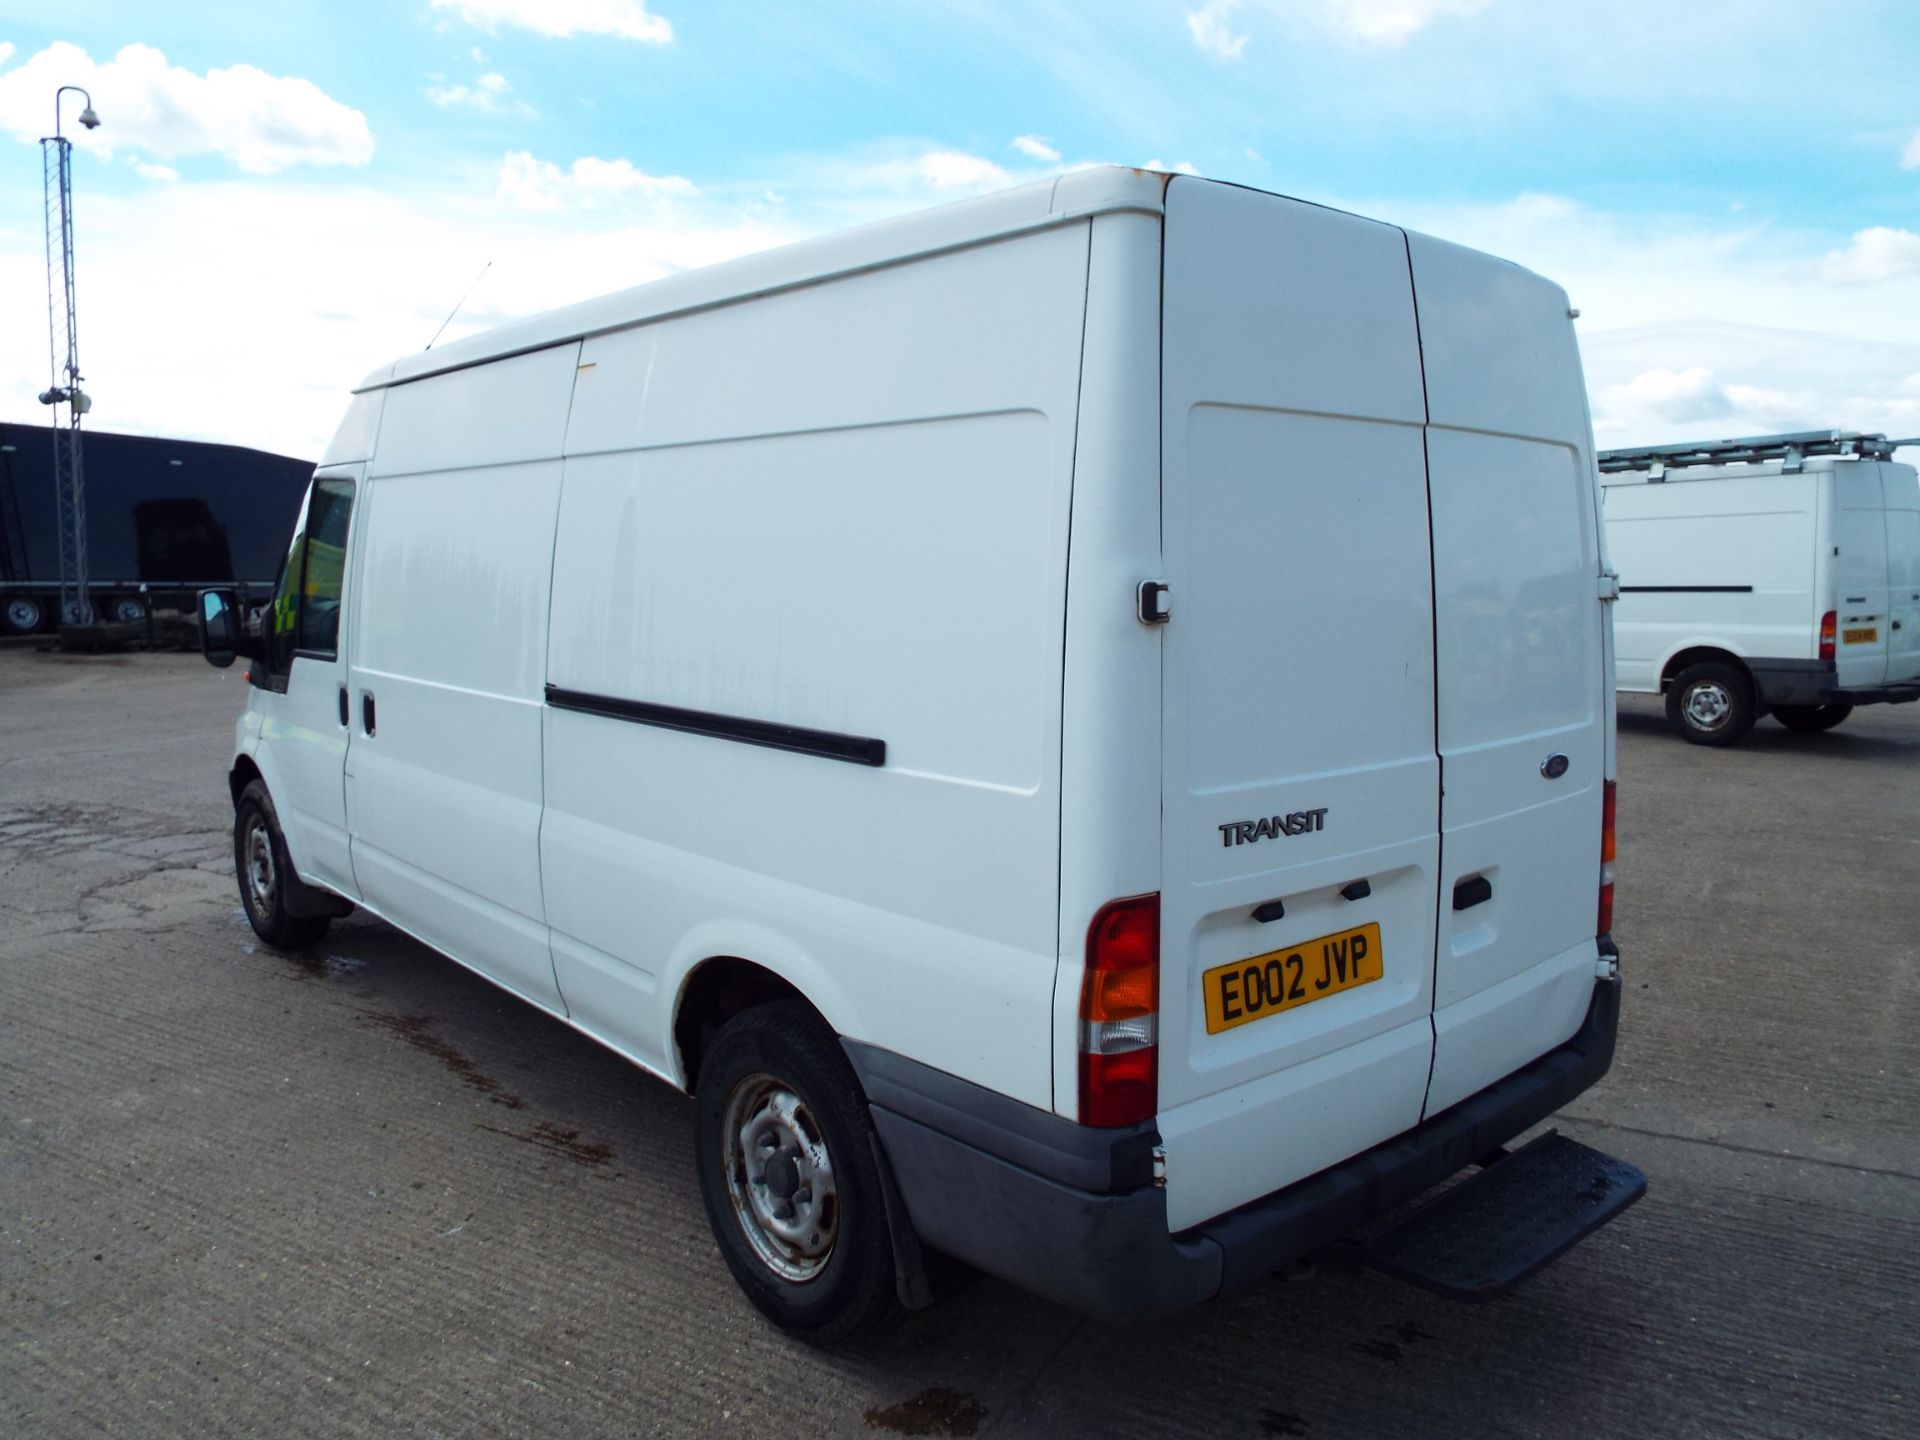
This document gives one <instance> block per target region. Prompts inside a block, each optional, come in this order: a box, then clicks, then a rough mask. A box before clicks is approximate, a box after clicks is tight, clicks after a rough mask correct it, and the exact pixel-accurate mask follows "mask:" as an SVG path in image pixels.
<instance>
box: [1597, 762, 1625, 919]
mask: <svg viewBox="0 0 1920 1440" xmlns="http://www.w3.org/2000/svg"><path fill="white" fill-rule="evenodd" d="M1618 783H1619V782H1618V781H1615V780H1609V781H1607V782H1606V784H1605V786H1604V788H1603V789H1602V791H1601V797H1602V798H1601V801H1600V918H1599V920H1598V922H1597V928H1596V929H1595V930H1594V934H1596V935H1611V934H1612V933H1613V853H1614V839H1613V813H1614V794H1615V787H1616V786H1617V785H1618Z"/></svg>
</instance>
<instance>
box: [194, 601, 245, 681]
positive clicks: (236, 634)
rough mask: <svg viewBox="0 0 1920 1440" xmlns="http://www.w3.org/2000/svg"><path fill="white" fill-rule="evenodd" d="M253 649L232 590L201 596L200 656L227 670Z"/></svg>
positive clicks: (211, 663) (209, 662) (218, 667)
mask: <svg viewBox="0 0 1920 1440" xmlns="http://www.w3.org/2000/svg"><path fill="white" fill-rule="evenodd" d="M250 648H251V647H250V646H249V645H248V644H247V636H246V632H245V630H244V629H243V628H242V625H241V619H240V603H239V601H238V599H237V598H236V597H235V595H234V593H233V591H231V590H202V591H201V592H200V653H201V654H202V655H204V656H206V657H207V663H208V664H209V665H212V666H214V667H216V668H217V669H221V670H224V669H226V668H227V667H228V666H229V665H231V664H233V662H234V660H235V658H236V657H238V656H241V655H245V654H247V653H248V651H249V649H250Z"/></svg>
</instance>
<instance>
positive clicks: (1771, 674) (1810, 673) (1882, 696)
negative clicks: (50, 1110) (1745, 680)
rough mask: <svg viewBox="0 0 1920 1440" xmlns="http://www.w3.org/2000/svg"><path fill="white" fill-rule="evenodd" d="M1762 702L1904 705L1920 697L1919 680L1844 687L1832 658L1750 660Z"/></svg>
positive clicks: (1782, 703)
mask: <svg viewBox="0 0 1920 1440" xmlns="http://www.w3.org/2000/svg"><path fill="white" fill-rule="evenodd" d="M1747 668H1748V669H1749V670H1751V671H1752V672H1753V684H1754V688H1755V689H1756V690H1758V691H1759V693H1760V703H1761V704H1762V705H1768V706H1772V705H1905V704H1908V703H1910V702H1912V701H1914V700H1920V680H1908V681H1903V682H1901V683H1899V684H1895V685H1859V686H1854V687H1852V688H1846V687H1843V686H1842V685H1841V684H1840V680H1839V677H1838V676H1837V675H1836V674H1835V672H1834V664H1833V661H1831V660H1753V661H1749V662H1748V665H1747Z"/></svg>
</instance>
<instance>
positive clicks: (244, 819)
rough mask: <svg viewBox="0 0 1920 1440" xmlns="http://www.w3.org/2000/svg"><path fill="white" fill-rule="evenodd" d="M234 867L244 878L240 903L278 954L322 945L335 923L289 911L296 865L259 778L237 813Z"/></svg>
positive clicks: (242, 795)
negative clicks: (290, 881)
mask: <svg viewBox="0 0 1920 1440" xmlns="http://www.w3.org/2000/svg"><path fill="white" fill-rule="evenodd" d="M233 868H234V870H235V871H236V872H237V873H238V875H239V879H240V903H241V904H242V905H243V906H245V907H246V911H247V921H248V923H249V924H251V925H252V926H253V933H254V934H256V935H258V936H259V937H260V938H261V939H262V940H264V941H266V942H267V944H269V945H271V946H273V948H274V949H276V950H302V949H305V948H306V947H307V946H309V945H314V944H317V943H319V940H320V937H321V936H323V935H325V934H326V933H327V926H328V925H329V924H330V923H331V921H330V920H329V918H328V917H327V916H325V915H292V914H289V913H288V912H287V881H288V879H289V878H290V877H291V876H292V875H293V866H292V865H291V864H289V863H288V861H287V842H286V840H285V838H284V837H283V836H282V835H281V834H280V820H279V817H278V816H276V815H275V814H274V812H273V801H272V799H271V798H270V797H269V796H268V795H267V787H266V786H264V785H262V784H261V783H260V782H259V781H258V780H255V781H253V782H251V783H250V784H249V785H248V786H247V788H246V789H244V790H242V791H241V792H240V804H239V806H238V807H237V808H236V809H235V810H234V812H233Z"/></svg>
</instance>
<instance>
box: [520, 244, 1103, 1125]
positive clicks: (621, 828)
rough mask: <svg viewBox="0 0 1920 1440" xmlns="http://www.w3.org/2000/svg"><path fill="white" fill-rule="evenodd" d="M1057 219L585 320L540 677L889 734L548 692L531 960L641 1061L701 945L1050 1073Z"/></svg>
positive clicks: (1070, 409) (662, 1063)
mask: <svg viewBox="0 0 1920 1440" xmlns="http://www.w3.org/2000/svg"><path fill="white" fill-rule="evenodd" d="M1087 236H1088V226H1087V224H1084V223H1082V224H1075V225H1071V226H1067V227H1062V228H1060V229H1056V230H1050V231H1043V232H1040V233H1037V234H1034V235H1032V236H1028V237H1024V238H1019V239H1015V240H1011V241H1004V242H1000V243H996V244H993V245H988V246H983V247H979V248H975V249H970V250H965V251H961V252H957V253H954V254H951V255H945V256H940V257H935V258H932V259H927V260H921V261H917V262H914V263H911V264H906V265H901V266H896V267H891V268H888V269H883V270H878V271H874V272H871V273H867V274H862V275H858V276H853V277H849V278H845V279H841V280H836V281H831V282H828V283H825V284H821V285H818V286H814V287H810V288H808V289H804V290H798V291H791V292H785V293H782V294H779V295H775V296H770V297H763V298H761V299H757V300H751V301H747V302H743V303H741V304H739V305H735V306H729V307H723V308H720V309H716V310H712V311H707V312H702V313H699V314H693V315H685V316H680V317H676V318H673V319H670V320H665V321H661V322H658V323H655V324H652V325H648V326H644V327H640V328H637V329H633V330H628V331H623V332H620V333H617V334H613V335H608V336H604V337H599V338H595V339H590V340H588V341H587V342H586V344H585V347H584V349H583V352H582V355H581V371H580V384H579V387H578V389H577V392H576V394H575V398H574V406H573V414H572V420H571V423H570V425H569V429H568V440H567V454H568V458H567V462H566V479H565V492H564V497H563V500H562V503H561V518H560V524H559V533H558V539H557V543H556V549H555V571H554V597H553V617H552V627H551V628H552V644H551V663H550V669H549V673H548V677H547V678H548V680H549V681H550V682H551V684H552V685H553V686H555V687H557V688H558V689H559V690H561V691H565V692H569V693H570V694H572V695H574V696H590V697H600V698H601V699H603V700H605V699H610V700H613V701H617V702H639V703H642V704H645V705H652V706H668V707H675V708H676V709H679V710H683V711H695V712H699V713H700V714H702V715H704V716H708V717H720V718H721V719H722V720H724V721H745V722H753V723H759V724H771V725H780V726H793V727H804V728H806V729H808V730H811V731H816V732H828V733H831V734H833V735H837V736H844V737H852V738H853V739H857V740H867V741H879V742H882V743H884V746H885V762H884V764H883V765H880V766H867V765H860V764H849V763H846V762H845V761H844V760H840V759H834V758H827V757H824V756H822V755H819V754H809V753H795V752H793V751H789V750H783V749H773V748H762V747H758V746H754V745H751V744H746V743H742V742H741V741H739V740H737V739H729V738H719V737H716V736H714V735H711V734H695V733H687V732H685V731H682V730H675V729H671V728H662V727H660V726H657V725H650V724H642V723H634V722H632V721H629V720H623V719H617V718H608V717H607V716H606V715H604V714H595V713H581V712H580V711H579V710H578V709H571V708H554V709H550V710H549V712H548V714H547V717H546V745H547V752H546V767H547V769H546V779H547V812H546V821H545V827H544V833H543V840H542V863H543V873H544V876H545V883H546V895H547V903H548V913H549V916H550V919H551V921H552V924H553V928H554V936H553V946H554V955H555V963H556V965H557V967H558V970H559V975H560V983H561V986H562V988H563V990H564V991H565V993H566V995H567V999H568V1003H569V1006H570V1009H571V1012H572V1015H573V1018H574V1020H575V1021H576V1023H579V1024H581V1025H582V1026H584V1027H585V1028H587V1029H589V1030H591V1031H593V1032H594V1033H596V1034H598V1035H600V1036H602V1037H603V1038H605V1039H607V1040H609V1041H610V1042H612V1043H614V1044H615V1045H617V1046H618V1047H619V1048H621V1049H623V1050H626V1051H627V1052H628V1053H629V1054H632V1055H634V1056H635V1057H636V1058H638V1059H640V1060H641V1061H642V1062H643V1063H645V1064H648V1065H650V1066H652V1067H654V1068H656V1069H658V1070H660V1071H661V1072H662V1073H666V1074H668V1075H672V1076H676V1077H679V1075H680V1071H679V1066H680V1060H679V1057H678V1056H677V1055H676V1054H675V1053H674V1047H673V1044H672V1039H671V1035H672V1029H671V1027H672V1013H673V1005H674V1001H675V999H676V997H677V995H678V993H679V990H680V988H681V986H682V985H683V983H684V980H685V977H686V975H687V973H688V972H689V971H690V970H691V969H692V968H693V967H694V966H696V965H697V964H698V963H699V962H701V961H702V960H704V959H707V958H709V957H710V956H713V955H717V954H730V955H738V956H741V957H744V958H746V959H750V960H754V961H757V962H758V963H761V964H763V965H767V966H769V967H770V968H774V969H776V970H779V971H780V972H781V973H783V974H785V975H786V976H787V978H788V979H789V980H791V981H792V982H793V983H794V984H796V985H797V986H798V987H799V988H800V989H801V990H802V991H803V992H804V993H806V994H807V995H808V996H809V997H810V998H811V999H813V1001H814V1003H815V1004H816V1005H818V1006H820V1007H821V1008H822V1010H823V1011H825V1012H826V1014H827V1018H828V1019H829V1020H830V1021H831V1022H832V1023H833V1024H834V1026H835V1027H836V1028H837V1029H838V1030H839V1031H840V1032H841V1033H842V1034H844V1035H846V1036H848V1037H849V1038H851V1039H855V1040H864V1041H869V1042H871V1043H874V1044H878V1045H882V1046H885V1047H886V1048H889V1049H895V1050H899V1051H901V1052H904V1053H906V1054H909V1055H911V1056H913V1057H914V1058H915V1059H916V1060H919V1061H921V1062H922V1063H924V1064H928V1065H931V1066H934V1067H935V1068H938V1069H941V1070H945V1071H948V1072H950V1073H952V1074H955V1075H959V1076H961V1077H963V1078H966V1079H969V1080H973V1081H975V1082H977V1083H980V1084H983V1085H987V1086H990V1087H991V1088H993V1089H996V1090H998V1091H1000V1092H1002V1093H1003V1094H1007V1095H1011V1096H1014V1097H1016V1098H1018V1099H1021V1100H1025V1101H1027V1102H1028V1103H1030V1104H1033V1105H1036V1106H1050V1105H1051V1103H1052V1079H1051V1053H1050V1052H1051V1033H1050V1032H1051V1022H1050V1014H1051V997H1052V992H1053V982H1054V968H1055V960H1056V948H1055V947H1056V935H1057V926H1058V884H1059V864H1058V847H1059V766H1060V762H1059V746H1060V664H1061V659H1060V654H1061V634H1062V626H1063V623H1064V607H1065V572H1066V545H1067V524H1068V508H1069V498H1070V496H1069V487H1070V483H1071V467H1072V455H1073V423H1074V408H1075V399H1076V394H1077V386H1078V375H1079V363H1080V341H1081V326H1082V320H1083V314H1084V304H1085V293H1086V266H1087V245H1088V239H1087ZM681 1078H685V1077H681Z"/></svg>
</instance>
